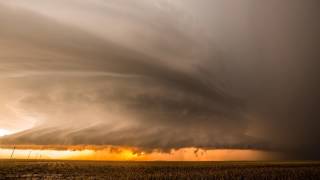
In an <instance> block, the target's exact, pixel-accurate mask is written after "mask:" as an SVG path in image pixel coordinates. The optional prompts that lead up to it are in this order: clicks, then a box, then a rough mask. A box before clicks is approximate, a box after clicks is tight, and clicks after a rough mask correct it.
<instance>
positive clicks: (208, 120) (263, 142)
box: [0, 0, 320, 158]
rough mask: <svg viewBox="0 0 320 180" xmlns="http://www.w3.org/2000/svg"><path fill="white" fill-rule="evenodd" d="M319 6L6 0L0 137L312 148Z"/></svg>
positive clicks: (0, 49) (148, 145)
mask: <svg viewBox="0 0 320 180" xmlns="http://www.w3.org/2000/svg"><path fill="white" fill-rule="evenodd" d="M318 5H319V3H318V2H317V1H312V0H309V1H304V2H302V1H298V0H293V1H281V2H278V1H275V0H272V1H268V2H256V1H251V0H241V1H237V2H226V1H222V0H215V1H209V0H208V1H203V2H196V1H193V0H187V1H172V2H171V1H163V0H152V1H149V0H148V1H147V0H142V1H130V2H128V1H125V0H120V1H108V0H94V1H90V2H89V1H81V0H72V1H68V2H64V1H55V2H51V1H43V0H42V1H40V0H33V1H28V2H27V1H19V0H14V1H10V2H2V3H0V39H1V40H0V92H1V94H0V107H1V109H0V112H1V115H0V127H1V128H2V129H9V130H12V131H16V133H15V134H12V135H9V136H5V137H3V138H2V139H1V143H2V144H24V145H25V144H32V145H37V144H38V145H112V146H133V147H138V148H142V149H146V150H153V149H158V150H164V151H166V150H170V149H172V148H175V149H177V148H183V147H201V148H209V149H210V148H227V149H228V148H230V149H263V150H276V151H282V152H286V154H288V153H290V154H289V155H290V157H289V158H319V157H320V156H319V155H318V154H317V153H316V152H318V151H319V150H320V147H319V145H318V143H317V140H318V139H319V138H320V133H318V130H317V127H319V125H320V124H319V122H318V119H319V112H318V108H317V104H318V99H319V94H318V91H319V87H318V86H319V85H318V84H319V83H318V80H319V78H318V76H319V74H318V73H317V65H318V62H317V61H318V57H319V54H318V52H317V51H318V48H317V47H319V46H317V45H319V42H318V36H319V35H318V33H317V32H319V26H318V23H317V15H316V13H317V8H318V7H319V6H318Z"/></svg>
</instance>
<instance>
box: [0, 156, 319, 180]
mask: <svg viewBox="0 0 320 180" xmlns="http://www.w3.org/2000/svg"><path fill="white" fill-rule="evenodd" d="M0 179H320V162H105V161H101V162H100V161H51V160H50V161H45V160H42V161H31V160H30V161H26V160H2V161H1V163H0Z"/></svg>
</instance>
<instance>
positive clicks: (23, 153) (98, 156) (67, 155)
mask: <svg viewBox="0 0 320 180" xmlns="http://www.w3.org/2000/svg"><path fill="white" fill-rule="evenodd" d="M12 153H13V156H12V158H13V159H57V160H108V161H242V160H245V161H256V160H272V159H273V158H276V157H277V154H276V153H273V152H266V151H259V150H249V149H212V150H205V149H198V148H193V147H191V148H182V149H177V150H171V151H170V152H160V151H153V152H143V151H140V152H138V151H137V149H136V148H128V147H117V148H114V147H107V148H105V147H104V148H103V149H99V148H96V149H94V148H92V149H78V150H50V149H19V148H18V149H15V150H14V149H13V148H2V149H0V159H9V158H10V157H11V154H12Z"/></svg>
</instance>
